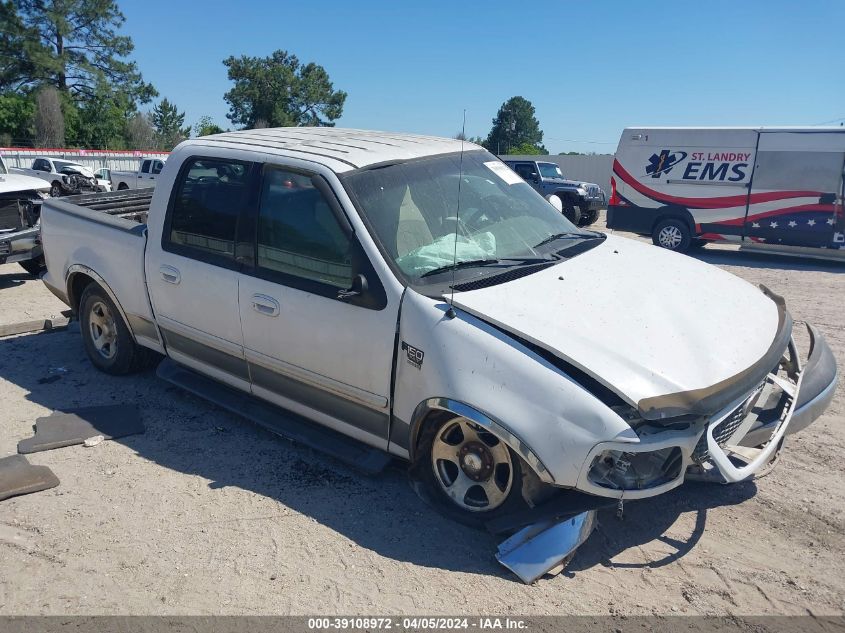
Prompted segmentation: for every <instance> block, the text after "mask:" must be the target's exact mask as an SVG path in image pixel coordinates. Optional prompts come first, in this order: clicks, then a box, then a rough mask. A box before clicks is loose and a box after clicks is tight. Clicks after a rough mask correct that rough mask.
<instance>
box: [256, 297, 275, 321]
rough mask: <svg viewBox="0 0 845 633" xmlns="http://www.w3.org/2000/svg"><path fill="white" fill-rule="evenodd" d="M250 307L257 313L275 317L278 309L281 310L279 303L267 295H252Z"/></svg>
mask: <svg viewBox="0 0 845 633" xmlns="http://www.w3.org/2000/svg"><path fill="white" fill-rule="evenodd" d="M252 309H253V310H255V311H256V312H258V313H259V314H263V315H265V316H271V317H275V316H279V310H281V306H280V305H279V302H278V301H276V300H275V299H274V298H273V297H268V296H267V295H259V294H254V295H252Z"/></svg>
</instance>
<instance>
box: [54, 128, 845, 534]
mask: <svg viewBox="0 0 845 633" xmlns="http://www.w3.org/2000/svg"><path fill="white" fill-rule="evenodd" d="M129 193H130V192H126V194H129ZM132 193H133V194H134V197H126V198H125V200H124V201H123V202H120V201H119V200H120V196H121V193H120V192H117V193H115V194H110V195H106V194H98V195H92V196H87V197H83V198H81V199H79V200H77V201H74V202H73V203H72V202H70V201H64V200H61V199H59V200H48V201H47V202H46V203H45V205H44V211H43V214H42V231H43V238H44V244H45V247H46V259H47V267H48V272H47V273H46V275H45V276H44V277H43V280H44V282H45V284H46V285H47V286H48V288H49V289H50V290H51V291H52V292H53V293H55V295H56V296H58V297H59V298H60V299H61V300H62V301H64V302H65V303H67V304H68V305H69V306H70V307H71V308H72V309H73V310H74V312H75V313H76V314H78V315H79V319H80V323H81V332H82V338H83V342H84V346H85V350H86V352H87V354H88V356H89V358H90V359H91V361H92V362H93V364H94V365H96V366H97V367H98V368H100V369H101V370H103V371H105V372H109V373H113V374H123V373H127V372H129V371H132V370H134V369H138V368H140V367H142V366H144V365H146V364H147V363H149V362H150V361H151V357H153V356H154V355H166V356H167V357H168V359H167V360H165V361H164V362H163V363H162V364H161V365H160V366H159V374H160V375H162V376H164V377H166V378H168V379H169V380H172V381H173V382H175V383H177V384H181V385H182V386H183V387H185V388H187V389H189V390H191V391H194V392H196V393H200V394H202V395H205V396H206V397H208V398H210V399H212V400H214V401H216V402H220V403H222V404H223V405H224V406H229V407H230V408H231V409H233V410H236V411H240V412H242V413H243V414H244V415H246V416H249V417H253V418H255V419H257V420H259V421H261V422H262V423H264V424H267V425H268V426H270V427H271V428H276V429H277V430H279V432H281V433H286V432H290V431H289V429H290V428H291V427H287V428H288V431H286V430H285V428H286V425H289V424H293V425H294V427H295V429H296V432H295V433H294V435H297V434H298V436H299V437H303V438H305V441H308V438H309V437H314V436H312V435H309V433H310V432H309V431H305V430H303V429H304V428H305V427H302V426H296V424H298V422H296V423H295V422H292V420H299V418H294V417H291V416H290V415H289V414H288V413H283V412H282V411H287V412H293V413H295V414H298V415H299V416H302V417H304V418H307V419H308V420H310V421H312V422H313V423H316V425H314V426H312V427H311V428H313V429H320V428H328V429H332V430H334V431H335V432H339V433H335V434H334V435H330V436H328V437H330V438H333V439H329V440H315V441H314V442H313V443H314V444H316V445H317V446H318V447H320V448H322V449H324V450H327V451H329V452H332V451H336V452H339V451H340V450H341V449H340V448H339V447H340V445H341V444H342V442H343V441H347V440H341V439H340V438H341V437H342V436H346V438H352V439H353V440H357V441H358V442H360V443H361V444H353V445H354V446H356V447H360V446H362V445H365V446H368V447H372V449H376V450H378V451H385V452H387V453H389V454H392V455H395V456H397V457H400V458H403V459H406V460H408V461H409V462H410V464H411V468H410V472H411V474H412V477H413V479H414V482H415V483H416V484H417V489H418V490H419V491H421V492H422V494H423V496H424V497H425V498H426V499H427V500H430V501H431V503H433V504H434V505H435V506H436V507H437V508H439V509H440V510H442V511H443V512H444V513H445V514H447V515H449V516H451V517H454V518H456V519H459V520H463V521H466V522H469V523H476V524H477V523H485V524H486V525H488V527H489V526H490V525H491V523H493V522H494V521H499V523H497V524H496V525H500V526H501V525H502V521H504V522H505V523H506V524H509V525H512V526H513V525H514V523H513V521H517V524H518V520H517V519H516V518H514V517H519V516H528V515H530V514H531V512H532V511H536V510H537V508H538V507H543V508H552V509H553V508H555V507H559V508H563V507H565V508H567V510H566V512H576V511H578V512H581V514H579V516H582V515H583V514H586V512H585V510H590V509H592V508H595V507H596V506H597V505H601V504H602V503H608V502H610V503H612V504H615V503H617V500H619V499H623V498H624V499H626V500H627V499H639V498H643V497H651V496H654V495H658V494H661V493H664V492H666V491H668V490H670V489H672V488H675V487H676V486H679V485H680V484H681V483H682V482H683V481H684V480H685V479H687V478H689V477H696V478H704V479H710V480H717V481H720V482H735V481H740V480H743V479H747V478H749V477H751V476H753V474H754V473H755V472H757V471H758V470H759V469H761V468H763V467H764V466H765V465H767V464H768V463H769V462H770V461H771V460H772V459H773V458H774V456H775V455H776V453H777V451H778V450H779V449H780V447H781V445H782V439H783V437H784V434H785V433H787V432H793V431H797V430H799V429H801V428H803V427H804V426H806V425H807V424H809V423H810V422H811V421H812V420H814V419H815V418H816V417H817V416H818V415H820V414H821V412H822V411H824V409H825V408H826V407H827V405H828V403H829V402H830V400H831V398H832V396H833V392H834V388H835V385H836V382H837V370H836V363H835V361H834V359H833V356H832V354H831V351H830V348H829V347H828V346H827V344H826V343H825V341H824V339H823V338H822V337H821V336H820V335H819V334H818V333H817V332H816V330H815V329H813V328H812V327H811V326H809V330H810V334H811V341H812V343H811V346H810V349H809V354H808V355H809V360H808V361H807V362H805V361H804V358H803V355H799V354H798V351H797V350H796V347H795V345H794V344H793V342H792V325H793V324H792V319H791V318H790V315H789V312H788V311H787V310H786V306H785V305H784V302H783V300H782V299H781V298H780V297H778V296H777V295H776V294H774V293H773V292H771V291H769V290H767V289H765V288H763V289H761V288H758V287H755V286H752V285H751V284H749V283H747V282H745V281H743V280H741V279H739V278H737V277H735V276H733V275H731V274H729V273H727V272H725V271H723V270H721V269H719V268H716V267H714V266H710V265H707V264H704V263H702V262H699V261H697V260H695V259H692V258H689V257H685V256H682V255H679V254H677V253H672V252H668V251H666V250H664V249H660V248H656V247H654V246H651V245H648V244H643V243H640V242H636V241H631V240H626V239H622V238H619V237H615V236H609V235H604V234H602V233H597V232H592V231H587V230H584V229H579V228H577V227H575V226H573V225H572V224H571V223H570V222H569V221H568V220H566V218H564V217H563V216H562V215H561V214H560V213H558V212H557V211H556V210H555V209H554V208H553V207H552V206H551V205H550V204H549V203H548V202H547V201H546V200H544V199H543V198H542V197H541V196H540V195H539V194H538V193H537V192H536V191H534V190H533V189H532V188H531V187H530V186H529V185H528V184H526V183H525V182H524V181H523V180H522V179H521V178H519V177H518V176H517V175H516V174H515V173H513V172H512V171H511V170H510V169H508V168H507V167H506V166H505V165H504V164H503V163H502V162H500V161H499V160H498V159H497V158H496V157H495V156H493V155H491V154H489V153H488V152H486V151H485V150H483V149H482V148H480V147H477V146H475V145H472V144H470V143H463V144H462V143H461V142H459V141H456V140H451V139H440V138H432V137H425V136H413V135H406V134H389V133H379V132H365V131H355V130H342V129H335V128H315V129H308V128H291V129H265V130H254V131H242V132H227V133H224V134H219V135H214V136H207V137H203V138H200V139H194V140H189V141H185V142H184V143H182V144H180V145H179V146H178V147H177V148H176V150H175V151H174V152H173V154H172V155H171V157H170V159H169V160H168V162H167V165H166V166H165V168H164V170H163V171H162V173H161V177H160V182H159V185H158V187H157V188H156V189H155V192H154V193H153V194H152V197H151V198H150V197H149V195H150V192H149V191H147V192H142V191H138V192H132ZM126 194H124V195H126ZM144 196H146V198H145V199H142V197H144ZM145 205H149V208H148V219H147V222H146V224H141V223H139V222H138V221H137V219H136V220H132V219H127V218H125V217H118V216H120V215H121V214H123V215H126V214H135V217H136V218H137V217H138V215H139V214H140V215H143V214H144V213H145V212H146V211H147V208H146V206H145ZM98 207H99V208H98ZM103 210H106V211H108V212H107V213H104V212H103ZM691 288H694V289H695V290H694V292H691V291H690V289H691ZM673 296H683V297H684V300H683V301H667V300H666V298H667V297H673ZM238 398H247V400H245V401H243V402H248V403H249V404H244V403H243V402H241V403H240V404H234V403H235V402H236V401H237V399H238ZM257 403H269V404H271V405H273V407H271V408H270V409H269V410H270V411H273V412H275V413H270V414H267V413H266V411H265V410H264V409H261V410H262V411H265V412H264V413H260V414H259V413H255V412H256V411H258V410H259V409H257V408H256V407H258V406H259V405H258V404H257ZM261 406H262V407H263V406H265V404H262V405H261ZM274 416H276V417H274ZM285 416H287V417H285ZM320 437H327V436H320ZM321 442H322V445H321ZM361 450H364V449H363V448H362V449H361ZM365 454H366V455H367V456H368V457H366V459H365V458H364V457H363V455H365ZM370 455H371V452H370V451H369V449H367V451H366V452H365V453H360V454H359V456H360V459H359V461H358V465H365V464H366V463H372V462H368V460H369V459H370V457H369V456H370ZM347 456H348V454H347ZM564 501H565V502H564ZM555 504H563V505H560V506H556V505H555ZM529 507H533V510H532V511H529ZM549 511H552V510H549ZM560 512H564V510H560ZM524 513H528V514H524Z"/></svg>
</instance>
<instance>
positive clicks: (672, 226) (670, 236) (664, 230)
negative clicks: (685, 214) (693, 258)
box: [651, 218, 692, 253]
mask: <svg viewBox="0 0 845 633" xmlns="http://www.w3.org/2000/svg"><path fill="white" fill-rule="evenodd" d="M651 241H652V242H654V244H655V245H656V246H660V247H661V248H665V249H667V250H670V251H676V252H678V253H686V252H687V251H688V250H689V247H690V243H691V242H692V235H691V234H690V229H689V226H687V223H686V222H684V221H683V220H678V219H675V218H667V219H665V220H661V221H660V222H658V223H657V224H656V225H655V226H654V230H653V231H652V232H651Z"/></svg>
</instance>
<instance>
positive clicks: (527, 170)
mask: <svg viewBox="0 0 845 633" xmlns="http://www.w3.org/2000/svg"><path fill="white" fill-rule="evenodd" d="M514 171H515V172H516V173H517V174H518V175H519V177H520V178H522V179H523V180H525V181H530V180H531V179H532V178H533V177H534V174H536V173H537V172H536V171H534V165H532V164H531V163H517V164H516V165H515V166H514Z"/></svg>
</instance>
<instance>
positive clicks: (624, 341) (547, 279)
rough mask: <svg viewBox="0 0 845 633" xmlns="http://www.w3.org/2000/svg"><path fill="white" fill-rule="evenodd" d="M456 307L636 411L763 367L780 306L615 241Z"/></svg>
mask: <svg viewBox="0 0 845 633" xmlns="http://www.w3.org/2000/svg"><path fill="white" fill-rule="evenodd" d="M454 304H455V306H457V307H459V308H461V309H463V310H466V311H467V312H470V313H472V314H474V315H475V316H477V317H479V318H481V319H483V320H486V321H488V322H490V323H493V324H495V325H497V326H498V327H500V328H502V329H504V330H506V331H509V332H511V333H513V334H515V335H516V336H518V337H521V338H523V339H525V340H528V341H530V342H531V343H534V344H536V345H538V346H541V347H543V348H545V349H546V350H548V351H549V352H551V353H553V354H555V355H556V356H558V357H560V358H562V359H563V360H565V361H567V362H569V363H571V364H572V365H574V366H576V367H577V368H579V369H581V370H582V371H584V372H586V373H587V374H589V375H591V376H592V377H594V378H596V379H597V380H599V381H600V382H602V383H603V384H605V385H606V386H608V387H610V388H611V389H612V390H614V391H615V392H616V393H617V394H619V395H620V396H621V397H623V398H624V399H625V400H627V401H628V402H629V403H630V404H632V405H635V406H636V404H637V403H639V402H640V401H642V400H644V399H646V398H655V397H658V396H665V395H668V394H676V393H678V392H686V391H691V390H697V389H704V388H707V387H711V386H713V385H715V384H717V383H719V382H722V381H724V380H726V379H728V378H731V377H733V376H735V375H736V374H739V373H740V372H743V371H745V370H747V369H748V368H750V367H751V366H752V365H754V364H755V362H757V361H760V359H761V358H762V357H764V356H765V355H766V353H767V351H769V348H770V347H771V346H772V342H773V341H774V339H775V338H776V335H777V333H778V326H779V317H780V312H779V309H778V306H777V305H776V304H775V302H774V301H773V300H772V299H770V298H769V297H767V296H766V295H765V294H763V292H762V291H761V290H760V289H758V288H756V287H754V286H752V285H751V284H749V283H747V282H746V281H744V280H742V279H740V278H739V277H736V276H734V275H731V274H730V273H727V272H725V271H723V270H721V269H719V268H717V267H715V266H711V265H709V264H704V263H702V262H700V261H698V260H696V259H694V258H692V257H687V256H685V255H680V254H677V253H672V252H670V251H666V250H664V249H662V248H658V247H656V246H651V245H649V244H643V243H641V242H636V241H633V240H628V239H623V238H619V237H614V236H611V235H609V236H607V239H606V240H605V241H604V242H603V243H602V244H600V245H599V246H597V247H595V248H593V249H592V250H589V251H587V252H585V253H583V254H581V255H578V256H576V257H573V258H572V259H570V260H567V261H564V262H562V263H560V264H557V265H554V266H551V267H549V268H546V269H543V270H541V271H540V272H537V273H534V274H531V275H528V276H526V277H522V278H519V279H515V280H513V281H509V282H506V283H504V284H500V285H496V286H492V287H489V288H483V289H480V290H473V291H470V292H461V293H458V294H456V295H455V299H454Z"/></svg>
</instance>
